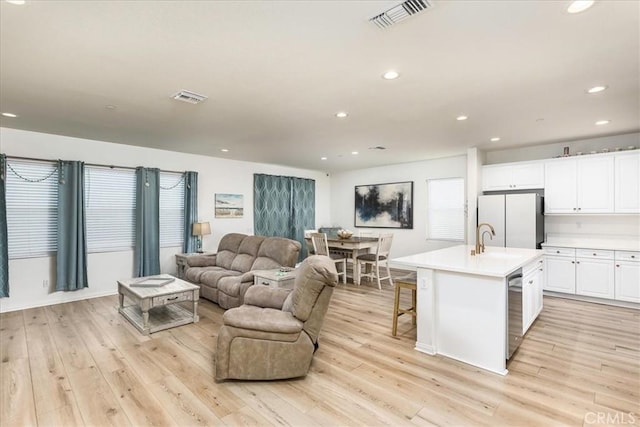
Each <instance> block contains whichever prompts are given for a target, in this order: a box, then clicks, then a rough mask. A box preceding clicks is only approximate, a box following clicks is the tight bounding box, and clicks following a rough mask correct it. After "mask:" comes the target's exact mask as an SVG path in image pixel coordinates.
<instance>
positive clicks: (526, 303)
mask: <svg viewBox="0 0 640 427" xmlns="http://www.w3.org/2000/svg"><path fill="white" fill-rule="evenodd" d="M543 265H544V260H543V259H540V260H537V261H534V262H532V263H531V264H528V265H526V266H525V267H524V268H523V275H522V333H523V334H525V333H527V330H528V329H529V327H531V325H532V324H533V322H534V320H536V318H537V317H538V315H539V314H540V312H541V311H542V288H543V285H544V274H543V273H544V268H543Z"/></svg>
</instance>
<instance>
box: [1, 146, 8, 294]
mask: <svg viewBox="0 0 640 427" xmlns="http://www.w3.org/2000/svg"><path fill="white" fill-rule="evenodd" d="M6 172H7V157H6V156H5V155H4V154H0V298H5V297H8V296H9V244H8V242H7V199H6V197H5V193H6V189H7V186H6V180H5V178H6Z"/></svg>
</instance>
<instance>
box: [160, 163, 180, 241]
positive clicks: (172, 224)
mask: <svg viewBox="0 0 640 427" xmlns="http://www.w3.org/2000/svg"><path fill="white" fill-rule="evenodd" d="M184 180H185V174H184V173H176V172H163V171H161V172H160V247H161V248H168V247H177V246H179V247H180V248H182V244H183V243H184V191H185V188H184V187H185V186H184Z"/></svg>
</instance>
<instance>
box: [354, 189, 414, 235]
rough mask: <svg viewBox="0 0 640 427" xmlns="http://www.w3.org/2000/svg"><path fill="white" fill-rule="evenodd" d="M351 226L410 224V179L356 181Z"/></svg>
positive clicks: (399, 225) (385, 226)
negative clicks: (368, 183) (366, 182)
mask: <svg viewBox="0 0 640 427" xmlns="http://www.w3.org/2000/svg"><path fill="white" fill-rule="evenodd" d="M354 222H355V226H356V227H368V228H404V229H412V228H413V181H408V182H393V183H389V184H371V185H356V194H355V221H354Z"/></svg>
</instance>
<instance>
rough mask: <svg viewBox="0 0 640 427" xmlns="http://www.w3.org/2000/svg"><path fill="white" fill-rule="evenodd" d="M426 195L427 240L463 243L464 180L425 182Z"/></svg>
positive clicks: (451, 179)
mask: <svg viewBox="0 0 640 427" xmlns="http://www.w3.org/2000/svg"><path fill="white" fill-rule="evenodd" d="M427 193H428V197H427V239H433V240H456V241H464V232H465V195H464V179H463V178H447V179H430V180H427Z"/></svg>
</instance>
